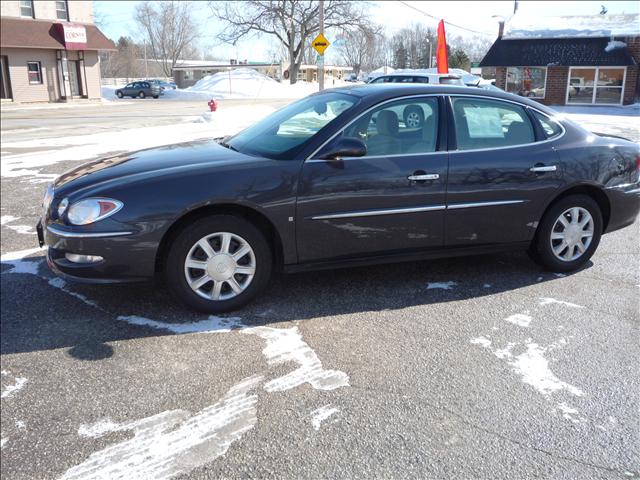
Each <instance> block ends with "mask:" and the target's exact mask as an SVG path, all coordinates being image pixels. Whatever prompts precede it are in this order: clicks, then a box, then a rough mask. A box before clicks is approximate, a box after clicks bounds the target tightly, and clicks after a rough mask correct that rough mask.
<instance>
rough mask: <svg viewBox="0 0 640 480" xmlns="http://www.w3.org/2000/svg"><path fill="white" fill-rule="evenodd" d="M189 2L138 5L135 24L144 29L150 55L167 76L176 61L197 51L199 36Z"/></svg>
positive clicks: (148, 2) (146, 2)
mask: <svg viewBox="0 0 640 480" xmlns="http://www.w3.org/2000/svg"><path fill="white" fill-rule="evenodd" d="M190 7H191V6H190V5H189V2H180V1H164V2H150V1H145V2H142V3H141V4H139V5H137V6H136V17H135V18H136V22H137V23H138V25H139V26H140V29H141V30H142V33H143V36H144V39H145V43H146V44H147V45H149V50H150V52H148V54H149V53H150V54H151V57H152V58H154V59H155V60H157V61H158V62H160V63H161V65H162V70H163V72H164V74H165V76H167V77H170V76H171V75H172V70H173V67H175V65H176V63H177V61H178V60H179V59H181V58H184V57H185V56H187V55H190V54H193V52H195V51H197V50H196V49H195V46H194V43H195V42H196V40H198V38H199V37H200V31H199V26H198V23H197V22H196V20H195V19H194V18H193V15H192V11H191V8H190Z"/></svg>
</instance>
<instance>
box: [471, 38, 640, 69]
mask: <svg viewBox="0 0 640 480" xmlns="http://www.w3.org/2000/svg"><path fill="white" fill-rule="evenodd" d="M635 64H636V62H635V60H634V59H633V57H632V56H631V54H630V53H629V49H628V48H627V46H626V44H624V42H611V41H610V40H609V39H608V38H603V37H600V38H532V39H512V40H503V39H501V38H498V39H497V40H496V41H495V42H494V44H493V45H492V46H491V48H490V49H489V51H488V52H487V54H486V55H485V57H484V58H483V59H482V61H481V62H480V66H481V67H523V66H528V67H546V66H553V65H571V66H574V67H576V66H596V65H600V66H609V65H610V66H613V65H616V66H622V65H635Z"/></svg>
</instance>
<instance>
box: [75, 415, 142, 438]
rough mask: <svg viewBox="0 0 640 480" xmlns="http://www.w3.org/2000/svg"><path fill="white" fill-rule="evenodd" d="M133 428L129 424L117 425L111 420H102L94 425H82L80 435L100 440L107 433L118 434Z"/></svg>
mask: <svg viewBox="0 0 640 480" xmlns="http://www.w3.org/2000/svg"><path fill="white" fill-rule="evenodd" d="M130 429H131V427H130V426H129V424H127V423H115V422H114V421H112V420H111V419H109V418H105V419H104V420H100V421H98V422H96V423H94V424H93V425H80V428H79V429H78V435H80V436H81V437H91V438H99V437H102V436H103V435H106V434H107V433H111V432H118V431H121V430H130Z"/></svg>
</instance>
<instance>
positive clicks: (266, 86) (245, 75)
mask: <svg viewBox="0 0 640 480" xmlns="http://www.w3.org/2000/svg"><path fill="white" fill-rule="evenodd" d="M330 86H332V85H330V84H328V85H327V87H330ZM317 91H318V84H317V83H307V82H298V83H296V84H294V85H290V84H288V83H279V82H277V81H275V80H274V79H272V78H270V77H268V76H267V75H264V74H262V73H260V72H258V71H256V70H253V69H251V68H238V69H235V70H230V71H228V72H219V73H215V74H213V75H208V76H206V77H204V78H202V79H200V80H199V81H198V82H197V83H196V84H195V85H193V86H191V87H189V88H185V89H184V90H180V89H178V90H169V91H165V92H164V97H165V98H169V99H177V100H202V99H210V98H216V99H221V98H301V97H304V96H306V95H309V94H311V93H314V92H317Z"/></svg>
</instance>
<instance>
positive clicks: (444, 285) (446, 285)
mask: <svg viewBox="0 0 640 480" xmlns="http://www.w3.org/2000/svg"><path fill="white" fill-rule="evenodd" d="M456 285H458V284H457V283H456V282H431V283H428V284H427V290H433V289H441V290H451V289H452V288H453V287H455V286H456Z"/></svg>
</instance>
